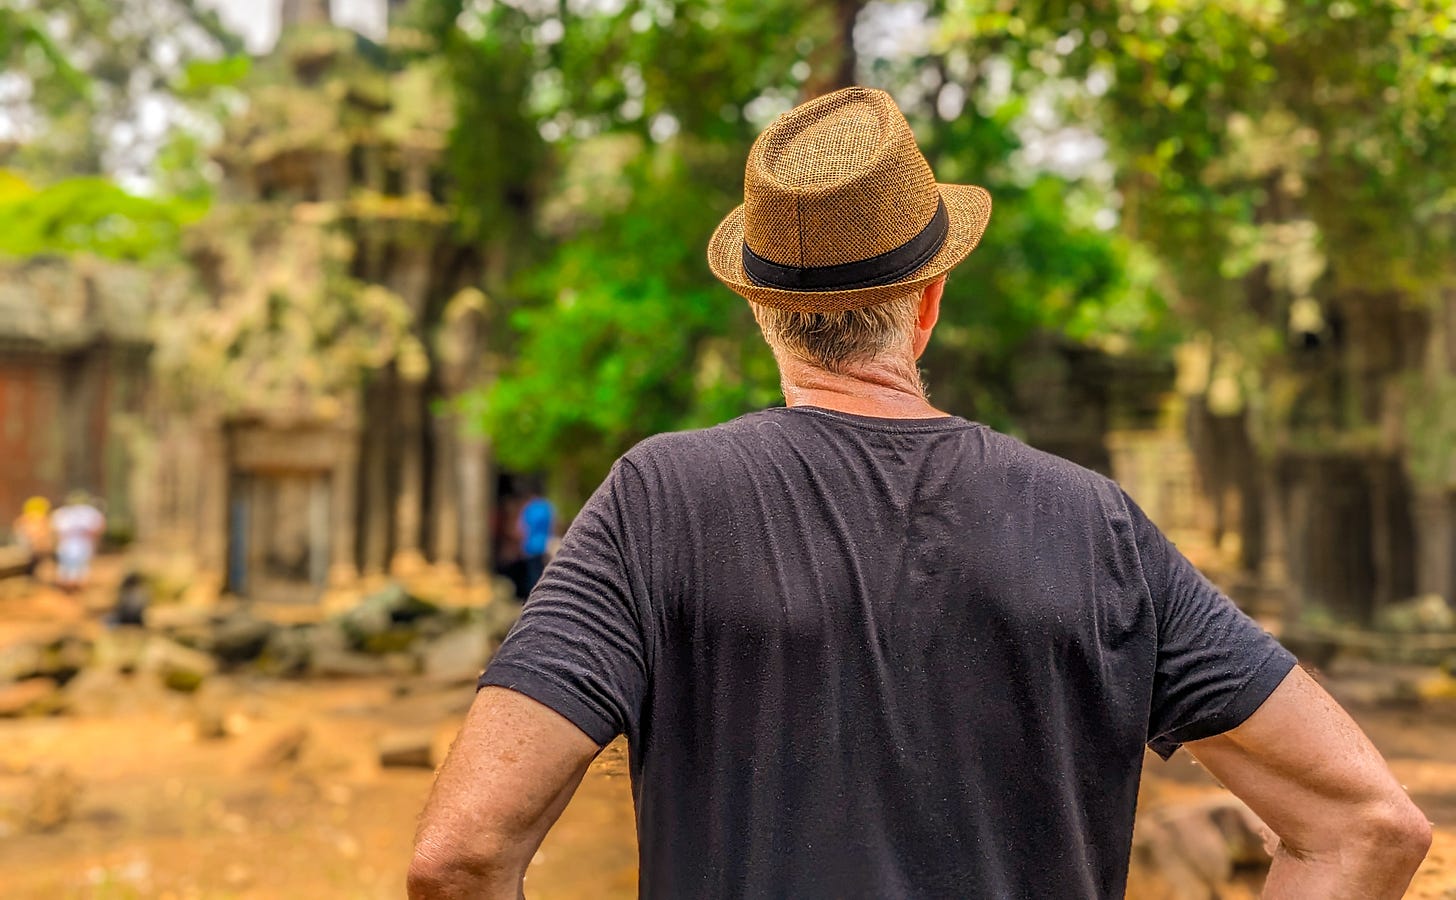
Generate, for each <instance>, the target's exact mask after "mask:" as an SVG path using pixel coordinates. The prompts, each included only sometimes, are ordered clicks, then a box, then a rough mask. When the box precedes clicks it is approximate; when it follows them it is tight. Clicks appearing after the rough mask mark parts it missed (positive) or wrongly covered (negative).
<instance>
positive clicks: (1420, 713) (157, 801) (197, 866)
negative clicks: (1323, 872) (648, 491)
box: [0, 598, 1456, 900]
mask: <svg viewBox="0 0 1456 900" xmlns="http://www.w3.org/2000/svg"><path fill="white" fill-rule="evenodd" d="M0 607H4V603H0ZM84 615H85V613H84V612H83V611H79V610H78V608H77V607H75V606H74V605H68V604H67V602H66V601H65V600H63V599H56V598H51V599H47V600H45V601H44V602H42V603H40V604H39V605H37V603H35V602H31V603H29V604H28V605H27V606H26V608H25V611H24V614H23V615H21V614H17V613H16V612H15V610H14V608H13V607H12V608H10V609H5V608H0V643H3V642H4V641H7V640H12V639H14V638H15V637H16V636H18V635H23V634H24V633H25V632H26V630H27V629H33V628H42V627H52V626H53V624H54V622H55V621H56V620H64V619H67V618H79V617H84ZM80 677H81V678H90V676H89V675H86V674H83V675H82V676H80ZM78 688H79V689H78V690H77V691H76V692H75V693H76V695H77V698H78V699H77V701H76V702H75V704H74V708H73V710H72V711H71V712H70V713H69V714H66V715H61V716H54V717H48V718H28V719H9V720H0V896H3V897H5V898H37V900H39V898H46V900H50V898H66V897H85V898H143V897H145V898H153V897H155V898H322V897H342V898H376V897H378V898H398V897H402V896H403V894H404V891H403V879H404V871H405V866H406V863H407V860H408V853H409V847H410V839H411V836H412V832H413V828H414V821H415V816H416V814H417V813H418V811H419V809H420V806H421V804H422V803H423V800H424V797H425V794H426V792H427V791H428V789H429V786H430V782H431V778H432V773H431V772H430V771H429V770H428V769H424V768H382V767H381V766H380V765H379V763H378V761H377V755H378V754H377V746H378V742H379V740H380V739H381V738H383V737H385V736H387V735H391V734H395V735H397V734H401V733H418V734H423V733H428V734H429V735H430V737H431V739H432V740H433V741H434V743H435V744H436V745H437V746H438V745H440V744H442V743H445V742H448V740H449V738H450V736H451V735H452V734H453V731H454V729H455V728H456V727H458V724H459V722H460V720H461V717H462V716H463V713H464V710H465V708H466V706H467V704H468V703H469V702H470V698H471V695H472V691H471V688H470V686H468V685H457V686H444V687H442V686H438V685H437V686H427V685H424V684H423V683H421V682H418V681H411V680H398V679H390V680H386V679H366V680H350V681H313V682H289V681H277V680H265V679H250V678H242V677H215V678H212V679H210V680H208V681H207V682H206V683H205V684H204V685H203V687H202V688H201V689H200V690H199V691H198V692H197V693H196V694H192V695H183V694H177V693H173V692H169V691H167V690H165V689H164V688H162V687H160V686H159V685H157V684H155V683H154V682H153V681H151V680H149V679H147V678H143V677H140V676H134V677H132V678H124V677H120V676H115V677H109V678H91V679H90V681H86V682H82V684H81V685H79V686H78ZM1352 711H1353V712H1354V713H1355V714H1356V716H1357V718H1358V719H1359V720H1360V721H1361V723H1362V724H1363V725H1364V726H1365V727H1366V729H1367V730H1368V731H1369V732H1370V734H1371V735H1372V737H1373V738H1374V739H1375V741H1376V743H1377V744H1379V745H1380V747H1381V749H1382V750H1383V751H1384V752H1385V753H1386V754H1387V755H1388V757H1389V758H1390V759H1391V762H1392V766H1393V768H1394V769H1395V771H1396V773H1397V775H1398V776H1399V777H1400V779H1401V780H1402V782H1403V783H1404V784H1406V785H1407V787H1408V789H1409V790H1410V791H1411V793H1412V795H1413V796H1414V797H1415V798H1416V799H1417V802H1418V803H1420V805H1421V806H1422V808H1423V809H1425V810H1426V812H1427V814H1428V815H1429V816H1430V817H1431V818H1432V819H1433V820H1434V821H1435V823H1436V825H1437V837H1436V843H1435V847H1434V849H1433V851H1432V854H1431V856H1430V858H1429V859H1428V860H1427V862H1426V864H1425V866H1424V867H1423V869H1422V871H1421V873H1420V876H1419V877H1418V879H1417V882H1416V884H1415V885H1414V887H1413V888H1412V891H1411V892H1410V894H1409V895H1408V896H1411V897H1421V898H1456V702H1452V701H1443V702H1434V703H1433V702H1428V703H1426V704H1425V705H1423V706H1421V707H1419V708H1416V707H1410V708H1388V707H1387V708H1382V707H1379V706H1372V705H1355V706H1353V707H1352ZM1218 790H1219V789H1218V788H1217V787H1216V786H1214V785H1213V784H1212V783H1211V781H1210V780H1209V779H1208V778H1207V776H1206V775H1205V774H1204V773H1203V772H1202V771H1201V770H1199V769H1198V767H1197V766H1196V765H1194V764H1193V763H1192V762H1191V760H1190V759H1188V758H1187V755H1186V754H1179V756H1178V757H1175V759H1174V760H1173V761H1172V762H1170V763H1166V764H1165V763H1162V762H1161V761H1158V760H1156V759H1155V758H1152V757H1149V766H1148V771H1147V774H1146V778H1145V789H1144V803H1145V805H1147V806H1149V807H1152V806H1157V805H1160V804H1165V803H1177V802H1183V801H1186V800H1188V799H1190V798H1196V797H1199V796H1202V795H1205V794H1208V793H1212V792H1217V791H1218ZM58 810H59V812H57V811H58ZM50 820H60V821H55V822H54V823H52V824H53V827H51V829H50V830H37V829H38V826H37V822H42V823H46V822H50ZM1256 883H1257V882H1256V880H1255V881H1249V882H1246V883H1245V884H1244V886H1243V887H1241V888H1237V889H1235V890H1233V891H1232V892H1230V893H1227V894H1226V895H1225V896H1226V897H1230V898H1231V897H1235V896H1252V895H1253V891H1254V890H1255V887H1256ZM526 886H527V892H528V895H529V896H531V897H532V898H540V900H551V898H562V900H568V898H570V900H577V898H582V900H584V898H604V900H610V898H629V897H633V896H635V893H636V848H635V840H634V835H633V822H632V808H631V795H630V787H629V782H628V777H627V771H626V754H625V748H624V747H622V746H621V745H620V744H616V745H613V746H612V747H609V748H608V749H607V751H605V752H604V753H603V755H602V756H601V757H600V758H599V759H598V761H597V762H596V763H595V764H594V765H593V767H592V768H591V770H590V772H589V773H588V775H587V777H586V779H585V781H584V782H583V784H582V787H581V789H580V790H579V792H578V793H577V795H576V797H575V799H574V800H573V801H572V803H571V805H570V806H569V807H568V808H567V810H566V812H565V814H564V815H563V816H562V819H561V821H560V823H559V824H558V826H557V827H556V828H555V829H554V830H553V831H552V833H551V834H550V836H549V837H548V838H547V840H546V843H545V844H544V846H543V847H542V848H541V850H540V852H539V854H538V855H537V857H536V859H535V861H534V862H533V863H532V866H531V869H530V874H529V875H528V878H527V882H526ZM1134 896H1135V895H1134Z"/></svg>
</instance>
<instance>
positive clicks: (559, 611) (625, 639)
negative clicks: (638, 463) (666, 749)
mask: <svg viewBox="0 0 1456 900" xmlns="http://www.w3.org/2000/svg"><path fill="white" fill-rule="evenodd" d="M628 466H629V464H627V463H624V462H621V461H619V462H618V463H617V464H616V465H615V466H614V467H613V468H612V472H611V474H610V475H608V476H607V479H606V481H604V482H602V484H601V486H600V487H598V488H597V490H596V493H594V494H593V495H592V497H591V499H590V500H588V501H587V503H586V506H585V507H583V508H582V510H581V513H580V514H579V515H577V517H576V519H575V520H574V521H573V522H572V523H571V527H570V528H568V529H567V531H566V535H565V536H564V537H563V538H562V542H561V549H560V550H559V551H558V552H557V554H556V557H555V558H554V559H553V560H552V561H551V564H550V565H549V566H547V567H546V571H545V572H544V573H543V574H542V576H541V580H540V581H539V582H537V584H536V587H535V588H534V589H533V590H532V591H531V596H530V597H529V598H528V599H527V600H526V605H525V608H524V609H523V610H522V612H521V618H520V619H519V620H518V621H517V622H516V625H515V627H514V628H512V629H511V632H510V634H509V635H507V637H506V639H505V642H504V643H503V644H502V645H501V648H500V651H499V652H498V653H497V654H496V656H495V658H494V659H492V660H491V663H490V666H489V667H488V668H487V669H486V670H485V674H483V675H481V676H480V687H484V686H486V685H496V686H499V687H504V688H509V689H511V690H513V691H518V692H520V693H522V694H525V695H526V696H528V697H530V698H531V699H533V700H536V701H538V702H540V703H543V704H545V705H546V706H549V707H551V708H552V709H553V710H555V711H556V712H558V713H560V714H561V715H563V716H565V717H566V718H567V719H569V720H570V721H571V722H572V723H573V724H575V725H576V726H577V727H578V728H580V729H581V730H582V731H583V732H585V733H586V734H587V735H588V736H589V737H590V738H591V739H592V740H594V741H596V742H597V743H598V744H606V743H607V742H609V741H611V740H612V738H614V737H616V736H617V735H618V734H621V733H623V732H625V731H628V730H630V728H631V726H632V725H633V724H634V723H635V722H636V721H637V718H638V715H639V712H640V709H641V706H642V698H643V696H644V694H645V693H646V685H647V648H646V641H645V639H644V630H643V621H642V607H641V606H640V604H639V600H640V599H641V598H640V597H638V596H637V595H638V594H640V593H641V591H642V588H641V584H640V578H639V577H637V576H636V575H635V573H634V572H633V571H632V569H631V566H632V562H631V559H632V555H633V554H632V551H631V550H630V549H629V545H630V540H629V537H628V528H627V521H626V518H625V517H624V515H623V510H624V508H627V507H628V506H631V505H633V504H631V503H630V501H628V499H627V498H625V497H624V496H623V495H624V493H625V491H626V490H627V486H626V485H627V481H628V477H629V476H626V475H625V474H624V468H626V467H628Z"/></svg>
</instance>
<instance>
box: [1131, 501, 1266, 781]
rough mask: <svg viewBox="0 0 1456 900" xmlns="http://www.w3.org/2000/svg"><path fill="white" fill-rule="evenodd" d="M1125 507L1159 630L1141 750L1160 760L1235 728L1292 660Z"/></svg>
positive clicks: (1134, 508)
mask: <svg viewBox="0 0 1456 900" xmlns="http://www.w3.org/2000/svg"><path fill="white" fill-rule="evenodd" d="M1126 503H1127V507H1128V510H1129V512H1130V514H1131V516H1132V534H1133V539H1134V540H1135V541H1136V542H1137V551H1138V558H1139V559H1140V561H1141V564H1142V570H1143V577H1144V579H1146V581H1147V586H1148V591H1149V593H1150V594H1151V595H1152V602H1153V609H1154V611H1155V615H1156V618H1157V629H1158V635H1157V644H1158V650H1157V667H1156V671H1155V672H1154V675H1153V700H1152V709H1151V711H1150V713H1149V719H1148V746H1149V747H1151V748H1152V749H1153V751H1154V752H1156V753H1157V754H1158V755H1159V756H1161V757H1163V758H1164V759H1167V758H1168V757H1170V756H1172V755H1173V753H1174V751H1176V750H1177V749H1178V748H1179V747H1180V746H1182V744H1183V743H1184V742H1185V741H1196V740H1201V739H1202V738H1208V737H1213V736H1214V735H1217V734H1223V733H1224V732H1226V731H1228V730H1230V729H1232V728H1235V727H1237V726H1239V725H1240V724H1242V723H1243V722H1244V720H1245V719H1247V718H1248V717H1249V716H1251V715H1253V713H1254V711H1255V710H1257V709H1258V708H1259V707H1260V706H1261V705H1263V703H1264V701H1265V700H1267V699H1268V698H1269V695H1270V694H1271V693H1273V691H1274V689H1275V688H1276V687H1278V686H1279V683H1280V682H1281V681H1283V680H1284V676H1286V675H1288V674H1289V671H1290V669H1292V668H1294V665H1295V659H1294V656H1293V654H1291V653H1290V652H1289V651H1288V650H1286V649H1284V647H1283V646H1281V645H1280V644H1279V642H1278V641H1277V640H1275V639H1274V637H1273V636H1272V635H1270V634H1269V633H1268V632H1266V631H1264V629H1262V628H1260V627H1259V625H1258V624H1257V623H1256V622H1255V621H1254V620H1253V619H1251V618H1249V617H1248V616H1247V615H1245V614H1244V612H1243V611H1242V610H1240V609H1239V608H1238V607H1237V606H1235V605H1234V604H1233V602H1232V601H1231V600H1229V599H1228V597H1226V596H1224V595H1223V593H1221V592H1220V591H1219V590H1218V589H1217V588H1215V587H1214V586H1213V585H1212V584H1211V583H1209V581H1208V579H1206V578H1204V577H1203V575H1202V574H1201V573H1200V572H1199V571H1198V569H1197V568H1195V567H1194V566H1193V564H1192V563H1190V562H1189V561H1188V559H1187V558H1186V557H1184V556H1183V554H1182V553H1180V552H1178V548H1177V547H1175V546H1173V544H1172V542H1171V541H1169V540H1168V539H1167V537H1165V536H1164V535H1163V533H1162V532H1161V531H1159V530H1158V528H1157V526H1155V525H1154V524H1153V523H1152V522H1151V521H1149V520H1148V518H1147V516H1146V515H1145V514H1144V513H1143V511H1142V510H1141V509H1139V508H1138V506H1137V504H1135V503H1133V502H1132V500H1131V499H1127V500H1126Z"/></svg>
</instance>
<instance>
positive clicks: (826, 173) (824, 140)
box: [743, 88, 940, 267]
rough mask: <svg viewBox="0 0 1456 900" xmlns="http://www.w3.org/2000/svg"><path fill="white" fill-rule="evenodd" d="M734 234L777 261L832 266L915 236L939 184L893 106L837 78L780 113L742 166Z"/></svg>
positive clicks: (933, 205)
mask: <svg viewBox="0 0 1456 900" xmlns="http://www.w3.org/2000/svg"><path fill="white" fill-rule="evenodd" d="M743 194H744V210H743V238H744V242H745V243H746V244H747V245H748V248H749V249H750V250H751V251H752V252H753V253H755V254H757V255H758V256H761V257H763V258H764V259H767V260H769V261H771V262H774V263H778V264H780V265H785V266H805V267H809V266H836V265H842V264H845V263H853V262H858V261H861V260H866V259H870V258H873V257H875V256H878V255H880V254H882V253H886V252H888V251H891V250H893V249H895V248H897V247H900V246H902V245H904V244H905V243H906V242H907V241H910V240H911V239H912V238H914V237H915V236H916V235H917V234H918V233H919V232H920V231H921V230H922V229H924V228H925V227H926V225H927V224H928V223H929V222H930V220H931V218H932V217H933V216H934V215H935V213H936V209H937V205H938V204H939V202H940V192H939V189H938V188H937V186H936V183H935V175H934V173H932V172H931V170H930V165H929V164H928V163H927V162H926V161H925V157H924V155H922V154H921V152H920V148H919V147H918V146H917V145H916V143H915V135H914V133H912V132H911V130H910V124H909V123H908V122H906V121H905V116H904V115H903V114H902V113H901V112H900V109H899V107H897V106H896V105H895V102H894V101H893V100H892V99H891V98H890V95H888V94H886V93H885V92H884V91H878V90H873V89H870V88H845V89H843V90H840V91H835V92H834V93H832V94H826V95H825V96H823V97H820V98H818V99H816V100H812V101H810V102H808V103H805V104H804V105H802V106H799V107H797V108H795V109H793V110H791V111H790V112H788V113H785V114H784V115H782V116H780V117H779V118H778V120H777V121H775V122H774V123H773V124H772V125H770V126H769V127H768V129H767V130H765V131H764V132H763V133H762V134H761V135H759V137H758V139H757V140H756V141H754V144H753V149H752V150H751V151H750V152H749V155H748V165H747V168H746V170H745V172H744V189H743Z"/></svg>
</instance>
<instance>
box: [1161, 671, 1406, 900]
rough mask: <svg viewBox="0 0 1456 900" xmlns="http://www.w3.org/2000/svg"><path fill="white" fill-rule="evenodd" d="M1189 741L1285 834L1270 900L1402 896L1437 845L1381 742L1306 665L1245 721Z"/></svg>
mask: <svg viewBox="0 0 1456 900" xmlns="http://www.w3.org/2000/svg"><path fill="white" fill-rule="evenodd" d="M1186 746H1187V748H1188V750H1189V751H1190V752H1192V753H1193V755H1194V756H1195V757H1197V758H1198V761H1199V762H1201V763H1202V764H1203V765H1204V766H1205V767H1206V768H1207V769H1208V770H1209V771H1210V772H1211V773H1213V775H1214V777H1216V778H1218V780H1219V781H1221V782H1223V783H1224V785H1226V786H1227V787H1228V789H1229V790H1231V791H1233V792H1234V794H1236V795H1237V796H1238V797H1239V798H1240V799H1242V800H1243V801H1244V802H1245V803H1247V804H1248V805H1249V807H1250V808H1251V809H1252V810H1253V811H1254V812H1255V813H1257V814H1258V815H1259V816H1260V817H1261V818H1262V819H1263V820H1264V821H1265V823H1267V824H1268V825H1269V827H1270V828H1272V829H1273V830H1274V833H1275V834H1276V835H1278V837H1279V846H1278V848H1277V849H1276V851H1275V853H1274V863H1273V865H1272V866H1271V867H1270V869H1269V878H1268V880H1267V882H1266V883H1265V888H1264V896H1265V897H1266V898H1268V900H1304V898H1311V900H1314V898H1319V900H1346V898H1348V900H1380V898H1399V897H1401V896H1402V894H1403V893H1404V892H1405V889H1406V886H1407V885H1408V884H1409V883H1410V880H1411V877H1412V876H1413V875H1414V874H1415V871H1416V867H1417V866H1419V865H1420V863H1421V860H1422V859H1424V858H1425V855H1426V850H1427V849H1429V847H1430V843H1431V826H1430V823H1429V822H1428V821H1426V817H1425V816H1424V815H1423V814H1422V813H1421V811H1420V810H1419V809H1417V808H1416V806H1415V804H1414V803H1412V802H1411V800H1410V798H1409V797H1408V796H1406V793H1405V791H1404V790H1403V789H1402V788H1401V786H1400V784H1399V783H1398V782H1396V780H1395V776H1394V775H1392V774H1391V772H1390V769H1389V768H1388V767H1387V766H1386V764H1385V760H1384V759H1382V758H1381V756H1380V752H1379V751H1378V750H1376V749H1375V747H1374V745H1372V744H1371V743H1370V741H1369V739H1368V738H1366V737H1365V734H1364V733H1363V732H1362V731H1361V730H1360V726H1358V725H1356V724H1355V722H1354V721H1353V720H1352V719H1351V718H1350V717H1349V715H1347V714H1346V713H1345V711H1344V710H1343V709H1341V708H1340V706H1339V704H1337V703H1336V702H1335V701H1334V699H1333V698H1331V697H1330V695H1329V694H1327V693H1325V691H1324V690H1323V689H1322V688H1320V686H1319V685H1318V684H1316V683H1315V682H1314V680H1313V679H1312V678H1310V677H1309V675H1307V674H1305V672H1304V670H1303V669H1300V668H1299V667H1297V666H1296V667H1295V668H1294V669H1293V670H1292V671H1291V672H1290V673H1289V675H1288V676H1287V677H1286V678H1285V679H1284V681H1283V682H1281V683H1280V685H1279V687H1278V688H1276V689H1275V690H1274V693H1272V694H1271V695H1270V696H1269V699H1268V700H1266V701H1265V702H1264V705H1263V706H1261V707H1259V709H1258V710H1257V711H1256V712H1255V713H1254V714H1253V715H1252V716H1250V717H1249V718H1248V719H1247V720H1246V721H1245V722H1244V723H1243V724H1242V725H1240V726H1239V727H1237V728H1235V729H1233V730H1232V731H1229V732H1227V733H1225V734H1221V735H1218V736H1217V737H1211V738H1207V739H1205V740H1200V741H1191V742H1189V743H1188V744H1187V745H1186Z"/></svg>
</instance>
